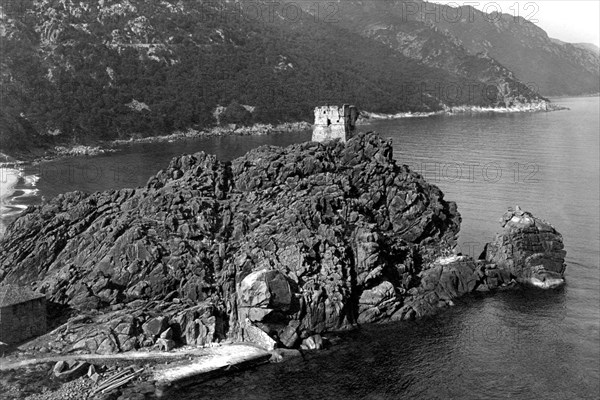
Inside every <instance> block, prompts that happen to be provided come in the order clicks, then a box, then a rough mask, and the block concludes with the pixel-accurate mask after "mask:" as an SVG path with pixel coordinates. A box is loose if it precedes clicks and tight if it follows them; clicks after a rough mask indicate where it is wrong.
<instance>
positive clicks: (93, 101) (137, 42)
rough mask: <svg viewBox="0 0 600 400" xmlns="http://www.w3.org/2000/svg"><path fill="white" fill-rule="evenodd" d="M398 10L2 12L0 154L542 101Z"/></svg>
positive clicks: (228, 5) (28, 8)
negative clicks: (334, 107) (356, 112)
mask: <svg viewBox="0 0 600 400" xmlns="http://www.w3.org/2000/svg"><path fill="white" fill-rule="evenodd" d="M400 3H402V2H383V1H369V2H361V1H344V2H334V1H319V0H315V1H311V2H308V1H306V2H304V1H301V2H283V3H273V2H269V1H262V0H261V1H256V2H252V4H250V3H248V2H235V1H225V0H217V1H193V2H192V1H182V0H159V1H153V2H144V1H141V0H122V1H116V0H100V1H98V2H95V3H86V2H79V1H73V0H24V1H20V2H13V1H9V0H2V1H0V4H1V5H2V11H3V12H2V19H1V24H0V40H1V42H2V43H1V44H2V46H1V48H2V58H1V60H0V83H1V85H2V110H1V111H0V133H1V135H0V148H2V149H3V150H4V151H5V152H7V149H8V150H10V149H14V148H21V149H26V148H28V147H30V146H38V145H40V143H41V142H56V141H60V142H65V141H73V142H77V143H81V142H83V143H85V142H88V141H95V140H98V139H100V140H110V139H115V138H129V137H131V136H135V135H145V136H148V135H156V134H165V133H170V132H172V131H174V130H178V129H187V128H189V127H196V128H202V127H205V126H210V125H213V124H215V123H217V119H215V112H214V111H215V110H216V109H217V108H218V107H220V106H228V105H231V104H245V105H249V106H252V110H253V111H252V112H247V113H238V114H235V113H233V114H235V115H234V116H235V117H236V118H238V119H237V120H236V119H234V120H233V121H229V122H238V123H243V124H250V123H254V122H281V121H290V120H308V121H310V120H311V118H312V109H313V107H314V106H316V105H319V104H327V103H329V104H336V103H337V104H339V103H353V104H355V105H357V106H358V107H359V108H361V109H366V110H369V111H374V112H380V113H395V112H399V111H400V112H406V111H425V112H428V111H438V110H442V109H444V108H445V107H452V106H461V105H475V106H485V107H498V106H501V107H506V106H514V105H519V104H527V103H530V102H539V101H544V97H542V96H541V95H539V94H538V93H537V92H536V90H535V89H536V86H535V85H529V86H528V85H527V84H526V83H527V82H536V81H535V80H533V81H529V80H528V79H527V78H528V76H526V75H523V76H524V77H523V76H521V73H520V72H516V73H515V71H514V70H513V67H512V66H511V65H510V63H509V62H508V61H511V59H510V57H508V56H506V57H504V55H503V54H500V56H502V57H496V56H495V55H494V54H492V50H491V49H488V50H485V49H487V47H489V46H487V45H485V46H484V45H481V44H480V45H479V46H483V47H482V48H483V49H484V50H485V51H475V50H476V49H475V48H474V46H476V44H470V42H469V41H468V40H467V38H468V35H469V34H468V32H463V31H465V29H462V30H461V29H459V28H457V27H456V26H453V27H444V26H442V24H441V23H435V21H434V23H432V22H428V21H427V20H426V18H425V19H424V20H420V19H419V18H420V17H419V16H418V15H415V16H411V17H410V18H405V17H404V16H402V15H399V14H398V12H397V10H396V11H394V6H398V4H400ZM413 3H418V2H413ZM396 8H397V7H396ZM455 25H460V24H455ZM450 28H453V29H454V30H455V31H456V32H453V31H452V30H451V29H450ZM530 29H534V28H531V27H530ZM537 29H539V28H537ZM480 30H482V32H484V33H485V32H487V31H486V30H485V29H483V28H481V29H480ZM542 32H543V31H542ZM548 40H549V39H548ZM549 43H551V44H552V42H549ZM486 46H487V47H486ZM552 46H555V47H552V48H558V46H559V45H558V44H552ZM562 47H565V48H567V50H568V51H569V52H571V53H573V54H575V53H576V54H579V58H578V59H579V60H580V61H581V63H583V64H585V63H587V64H585V65H587V66H588V67H589V66H591V65H593V63H594V59H593V57H592V58H589V60H588V59H587V58H586V57H591V56H589V52H588V51H587V50H585V49H583V48H580V47H576V46H573V45H565V46H562ZM565 51H566V50H565ZM571 53H569V54H571ZM545 54H546V53H543V54H542V55H545ZM586 60H587V61H586ZM596 61H597V59H596ZM583 64H582V65H583ZM569 65H570V64H569ZM565 68H566V67H565ZM590 68H591V67H590ZM566 69H567V70H569V69H568V68H566ZM588 69H589V68H588ZM591 69H593V68H591ZM571 70H572V69H571ZM571 70H569V71H571ZM592 72H593V71H592ZM592 72H589V74H592V75H593V73H592ZM588 78H589V77H588V76H587V75H586V76H584V77H583V78H582V81H581V83H580V84H579V83H578V84H577V85H575V86H576V88H575V89H573V90H575V91H576V92H577V91H579V90H580V86H582V85H583V86H585V85H586V84H587V85H588V86H589V87H591V86H590V85H591V84H590V82H589V79H588ZM540 87H541V85H540ZM569 93H570V92H569ZM577 93H579V92H577ZM581 93H583V92H581ZM542 94H545V93H544V92H543V91H542ZM573 94H576V93H573Z"/></svg>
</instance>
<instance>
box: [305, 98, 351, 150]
mask: <svg viewBox="0 0 600 400" xmlns="http://www.w3.org/2000/svg"><path fill="white" fill-rule="evenodd" d="M357 118H358V109H357V108H356V107H354V106H351V105H348V104H344V105H343V106H341V107H339V106H322V107H316V108H315V123H314V125H313V134H312V141H313V142H326V141H329V140H334V139H340V140H341V141H342V142H345V141H347V140H348V139H350V137H351V135H352V131H354V128H355V123H356V119H357Z"/></svg>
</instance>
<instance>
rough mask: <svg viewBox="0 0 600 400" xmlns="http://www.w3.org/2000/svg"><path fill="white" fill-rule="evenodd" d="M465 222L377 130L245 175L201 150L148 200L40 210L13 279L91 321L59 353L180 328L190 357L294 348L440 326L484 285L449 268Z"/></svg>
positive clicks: (7, 250) (463, 270)
mask: <svg viewBox="0 0 600 400" xmlns="http://www.w3.org/2000/svg"><path fill="white" fill-rule="evenodd" d="M459 225H460V215H459V213H458V211H457V209H456V205H455V204H454V203H453V202H447V201H446V200H445V199H444V195H443V193H442V192H441V191H440V190H439V189H438V188H437V187H436V186H433V185H430V184H429V183H427V182H426V181H425V180H424V179H423V177H422V176H421V175H419V174H416V173H414V172H412V171H411V170H410V169H409V168H408V167H406V166H404V165H400V164H398V163H397V162H396V161H395V160H394V159H393V158H392V144H391V142H390V141H386V140H382V139H381V138H380V137H379V136H377V135H376V134H373V133H368V134H358V135H357V136H356V137H353V138H352V139H350V140H349V141H348V142H347V143H340V142H339V141H332V142H327V143H302V144H297V145H292V146H289V147H286V148H280V147H273V146H263V147H260V148H258V149H254V150H251V151H250V152H248V153H247V154H246V155H245V156H243V157H240V158H238V159H236V160H233V161H232V162H220V161H218V160H217V159H216V157H214V156H211V155H206V154H204V153H196V154H193V155H184V156H181V157H176V158H174V159H173V160H172V161H171V163H170V164H169V166H168V167H167V168H166V169H165V170H162V171H160V172H158V173H157V174H156V175H155V176H153V177H151V178H150V179H149V181H148V184H147V185H146V186H145V187H141V188H136V189H122V190H111V191H105V192H98V193H93V194H85V193H81V192H72V193H66V194H64V195H59V196H57V197H56V198H54V199H52V200H50V201H48V202H45V203H44V204H42V205H40V206H31V207H29V208H28V209H27V210H26V211H25V212H24V213H23V215H22V216H21V217H20V218H18V219H17V220H16V221H15V222H14V223H13V224H11V226H9V228H8V230H7V232H6V235H5V236H4V237H3V238H2V240H1V241H0V281H2V282H6V283H19V284H24V285H30V286H32V287H33V288H34V289H37V290H39V291H41V292H42V293H45V294H46V297H47V299H48V300H49V301H50V302H51V303H52V304H54V305H59V306H60V305H62V306H64V307H65V309H68V308H71V309H72V310H74V313H76V314H80V315H83V316H84V317H86V318H82V319H78V320H76V321H74V322H72V323H71V324H70V326H68V327H66V328H65V329H64V332H63V331H60V332H59V333H61V335H62V337H61V338H60V342H59V343H57V344H56V345H55V348H53V350H55V351H77V352H92V353H93V352H96V353H111V352H118V351H126V350H129V349H133V348H138V347H145V346H153V345H154V344H155V342H156V340H157V338H158V337H159V335H160V334H161V333H162V332H164V331H166V330H167V329H169V328H170V329H171V330H172V340H173V341H174V342H175V343H177V344H192V345H206V344H209V343H210V342H212V341H220V340H223V339H226V338H229V339H233V340H243V338H244V329H246V328H247V327H251V328H250V329H249V330H250V331H252V332H253V333H256V332H255V331H254V328H256V329H260V330H262V331H263V332H264V333H266V334H267V335H269V336H270V337H271V338H272V339H273V340H274V341H275V342H276V343H277V345H278V346H284V347H293V346H297V345H299V344H300V342H301V339H305V338H307V337H310V336H312V335H315V334H319V333H323V332H325V331H332V330H341V329H348V328H351V327H353V326H354V325H356V324H358V323H367V322H377V321H385V320H390V319H400V318H404V319H410V318H413V317H415V316H419V315H425V314H426V313H428V312H429V311H431V310H434V309H435V308H436V307H438V306H439V304H442V303H448V302H449V301H450V299H451V298H453V297H454V296H460V295H462V294H464V293H466V292H467V291H468V290H470V289H471V288H472V287H473V286H475V285H477V284H478V283H479V282H480V281H481V279H483V278H480V277H479V274H477V272H473V271H475V270H476V268H477V267H476V265H475V262H473V261H472V260H471V261H469V260H462V261H457V263H454V264H446V265H441V264H440V263H439V262H437V261H436V260H438V259H440V257H442V256H443V255H445V254H449V253H450V251H451V249H452V248H453V247H455V245H456V236H457V234H458V231H459ZM474 277H477V278H474ZM473 279H479V280H478V281H477V283H474V282H473ZM436 280H437V281H436ZM77 321H78V322H77ZM67 328H68V329H67ZM63 333H64V334H63ZM246 336H247V335H246Z"/></svg>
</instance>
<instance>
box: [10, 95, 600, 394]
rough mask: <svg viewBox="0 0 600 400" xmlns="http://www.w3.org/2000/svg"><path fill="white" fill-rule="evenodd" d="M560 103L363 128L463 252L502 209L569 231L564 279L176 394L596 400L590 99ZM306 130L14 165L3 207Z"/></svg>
mask: <svg viewBox="0 0 600 400" xmlns="http://www.w3.org/2000/svg"><path fill="white" fill-rule="evenodd" d="M557 103H559V104H561V105H565V106H567V107H570V108H571V110H570V111H559V112H551V113H534V114H495V115H477V116H454V117H449V116H443V117H430V118H411V119H401V120H394V121H379V122H375V123H373V124H371V125H367V126H362V127H361V129H368V130H375V131H377V132H379V133H380V134H381V135H383V136H390V137H392V138H393V140H394V149H395V153H394V155H395V158H396V159H397V160H398V161H399V162H401V163H404V164H407V165H409V166H411V167H412V168H413V169H414V170H416V171H417V172H420V173H422V174H423V175H424V176H425V177H426V178H427V179H428V180H429V181H430V182H432V183H435V184H437V185H438V186H439V187H440V188H441V189H442V190H443V191H444V193H445V194H446V199H448V200H453V201H456V202H457V203H458V207H459V211H460V212H461V214H462V217H463V223H462V229H461V236H460V246H461V250H462V252H463V253H465V254H470V255H473V256H477V255H478V254H479V252H480V251H481V250H482V249H483V245H484V243H485V242H486V241H488V240H491V239H492V237H493V235H494V234H495V233H496V232H498V231H499V229H500V225H499V223H498V219H499V218H500V216H501V215H502V213H503V212H504V211H505V210H506V209H507V208H508V207H509V206H514V205H517V204H518V205H520V206H521V208H523V209H525V210H528V211H531V212H532V213H533V214H534V215H536V216H539V217H541V218H544V219H546V220H548V221H549V222H551V223H552V224H553V225H554V226H555V227H556V228H557V229H558V231H559V232H561V233H562V234H563V237H564V242H565V246H566V250H567V272H566V278H567V285H566V287H564V288H563V289H560V290H553V291H537V290H528V291H511V292H502V293H497V294H495V295H473V296H470V297H468V298H466V299H463V300H462V301H459V302H457V305H456V306H455V307H453V308H451V309H449V310H447V311H445V312H443V313H441V314H440V315H438V316H436V317H435V318H431V319H426V320H421V321H416V322H410V323H408V322H406V323H405V322H402V323H391V324H385V325H375V326H365V327H362V328H361V329H360V330H359V331H356V332H352V333H349V334H347V335H345V336H343V337H342V339H341V342H340V343H339V344H337V345H336V346H334V347H333V348H331V349H329V350H325V351H321V352H317V353H313V354H307V355H305V357H304V358H298V359H295V360H291V361H289V362H287V363H283V364H277V365H267V366H263V367H260V368H258V369H256V370H253V371H246V372H240V373H238V374H234V375H232V376H229V377H226V378H221V379H218V380H215V381H212V382H209V383H205V384H202V385H198V386H197V387H193V388H191V389H187V390H185V391H183V392H181V393H178V394H176V396H175V397H174V398H178V399H182V400H183V399H196V398H210V399H244V400H249V399H398V398H423V399H447V398H466V399H477V400H479V399H484V398H486V399H487V398H517V399H532V398H543V399H572V398H590V399H597V398H600V386H599V385H600V383H599V382H600V314H599V309H600V272H599V271H600V270H599V268H600V267H599V266H600V187H599V184H600V165H599V161H600V155H599V148H600V144H599V131H600V123H599V114H600V111H599V101H598V98H597V97H595V98H567V99H560V100H558V101H557ZM309 139H310V133H301V134H298V135H292V134H281V135H270V136H259V137H251V136H243V137H221V138H208V139H201V140H193V141H188V142H178V143H166V144H151V145H148V144H146V145H132V146H130V147H128V148H125V149H123V150H121V151H120V152H118V153H115V154H111V155H107V156H101V157H94V158H81V159H69V160H59V161H54V162H48V163H44V164H42V165H39V166H37V167H29V168H26V169H25V170H24V171H22V175H23V177H24V179H22V180H21V182H20V184H19V185H18V186H17V187H16V189H17V192H15V195H16V196H17V197H14V198H13V199H12V203H13V206H24V205H26V204H35V203H37V202H39V201H40V196H42V195H43V196H46V197H50V196H54V195H56V194H58V193H62V192H65V191H70V190H83V191H95V190H105V189H109V188H121V187H131V186H138V185H143V184H144V183H145V182H146V181H147V179H148V177H149V176H151V175H153V174H154V173H155V172H156V171H158V170H159V169H161V168H164V167H166V165H167V164H168V162H169V160H170V159H171V157H173V156H176V155H179V154H182V153H191V152H196V151H200V150H203V151H206V152H208V153H215V154H217V155H218V156H219V157H221V158H223V159H231V158H234V157H237V156H239V155H242V154H243V153H245V152H246V151H247V150H249V149H250V148H253V147H257V146H259V145H263V144H271V145H281V146H283V145H287V144H291V143H294V142H301V141H305V140H309ZM34 176H38V177H39V180H37V181H36V179H35V178H34ZM19 195H21V196H20V197H18V196H19ZM5 221H6V218H5Z"/></svg>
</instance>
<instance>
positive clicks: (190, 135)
mask: <svg viewBox="0 0 600 400" xmlns="http://www.w3.org/2000/svg"><path fill="white" fill-rule="evenodd" d="M568 109H569V108H567V107H563V106H560V105H556V104H552V103H549V102H545V101H542V102H538V103H525V104H520V105H517V106H512V107H481V106H469V105H463V106H454V107H448V106H444V108H443V109H442V110H438V111H430V112H419V111H418V112H410V111H409V112H398V113H394V114H385V113H377V112H371V111H361V112H360V116H359V118H358V121H357V123H358V125H368V124H369V123H370V122H371V121H381V120H395V119H404V118H427V117H431V116H437V115H447V116H457V115H466V114H507V113H531V112H551V111H560V110H568ZM312 126H313V124H311V123H309V122H306V121H296V122H284V123H281V124H277V125H273V124H262V123H259V124H254V125H250V126H236V125H235V124H230V125H228V126H215V127H212V128H208V129H203V130H196V129H193V128H188V129H187V130H185V131H180V130H179V131H175V132H172V133H170V134H166V135H158V136H147V137H139V136H138V137H135V136H132V137H130V138H129V139H114V140H108V141H99V142H96V143H95V144H94V145H82V144H76V145H71V146H66V145H56V146H53V148H51V149H47V150H46V154H45V155H44V156H41V157H32V158H31V159H26V160H17V159H15V158H14V157H12V156H9V155H6V154H4V153H2V152H0V159H1V158H4V159H5V161H0V168H6V167H9V168H14V169H17V167H18V166H21V165H36V164H38V163H41V162H45V161H52V160H57V159H62V158H69V157H78V156H89V157H93V156H98V155H101V154H107V153H113V152H116V151H117V150H118V148H121V147H123V146H125V145H131V144H140V143H161V142H169V143H171V142H174V141H180V140H188V139H198V138H208V137H215V136H233V135H236V136H246V135H252V136H254V135H271V134H277V133H291V132H300V131H307V130H310V129H312ZM9 159H12V160H10V161H9Z"/></svg>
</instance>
